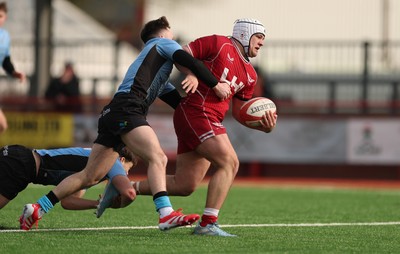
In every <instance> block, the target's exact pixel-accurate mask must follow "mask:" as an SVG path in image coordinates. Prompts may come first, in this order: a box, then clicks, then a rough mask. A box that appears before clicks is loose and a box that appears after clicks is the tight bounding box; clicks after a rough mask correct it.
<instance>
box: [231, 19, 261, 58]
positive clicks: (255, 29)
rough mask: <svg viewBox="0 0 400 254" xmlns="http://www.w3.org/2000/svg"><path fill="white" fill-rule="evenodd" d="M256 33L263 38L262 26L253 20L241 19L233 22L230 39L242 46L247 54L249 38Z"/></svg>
mask: <svg viewBox="0 0 400 254" xmlns="http://www.w3.org/2000/svg"><path fill="white" fill-rule="evenodd" d="M258 33H260V34H263V35H264V36H265V28H264V25H263V24H262V23H261V22H260V21H258V20H255V19H249V18H243V19H238V20H236V21H235V24H234V25H233V33H232V37H233V38H235V39H236V40H238V41H239V42H240V43H241V44H242V45H243V47H244V51H245V52H246V54H248V53H249V52H248V51H249V45H250V39H251V36H253V35H254V34H258Z"/></svg>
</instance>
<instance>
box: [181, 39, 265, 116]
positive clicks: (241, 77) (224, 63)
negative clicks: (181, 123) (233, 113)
mask: <svg viewBox="0 0 400 254" xmlns="http://www.w3.org/2000/svg"><path fill="white" fill-rule="evenodd" d="M231 40H233V39H230V38H228V37H226V36H220V35H211V36H206V37H202V38H199V39H196V40H195V41H193V42H191V43H189V45H188V46H189V48H190V50H191V53H192V55H193V56H194V57H195V58H197V59H199V60H201V61H203V63H204V64H205V65H206V66H207V67H208V68H209V69H210V71H211V72H212V73H213V74H214V76H215V77H217V79H219V80H220V81H228V82H229V84H230V86H231V90H232V95H231V97H230V98H228V99H226V100H224V101H220V99H219V98H218V96H217V95H216V94H215V92H214V91H213V90H212V89H211V88H209V87H208V86H207V85H206V84H204V83H203V82H201V81H200V80H199V86H198V88H197V91H196V93H194V94H188V96H187V97H186V98H185V99H184V100H183V101H182V102H183V105H185V104H186V105H192V106H202V107H204V111H205V112H206V113H211V114H215V115H216V116H217V117H218V119H220V121H222V120H223V119H224V116H225V114H226V111H228V109H229V103H230V101H231V99H232V96H235V97H237V98H241V99H245V100H247V99H250V98H251V97H252V95H253V91H254V86H255V84H256V81H257V73H256V71H255V70H254V68H253V66H252V65H251V63H250V62H249V61H248V60H246V59H245V58H244V57H243V56H242V54H241V53H240V51H239V49H237V48H236V46H235V45H234V43H233V42H232V41H231Z"/></svg>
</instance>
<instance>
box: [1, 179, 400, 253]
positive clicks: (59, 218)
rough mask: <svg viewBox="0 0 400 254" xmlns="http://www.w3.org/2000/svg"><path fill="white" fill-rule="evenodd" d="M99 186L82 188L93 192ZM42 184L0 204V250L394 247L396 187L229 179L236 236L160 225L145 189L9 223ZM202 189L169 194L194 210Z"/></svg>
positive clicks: (226, 211) (399, 197) (224, 220)
mask: <svg viewBox="0 0 400 254" xmlns="http://www.w3.org/2000/svg"><path fill="white" fill-rule="evenodd" d="M103 187H104V185H100V186H99V187H93V188H91V189H89V191H88V193H87V194H86V196H87V197H92V198H95V197H97V196H98V195H99V194H100V193H102V190H103ZM49 189H50V188H49V187H42V186H36V185H30V186H29V187H28V188H27V189H26V190H25V191H24V192H22V193H20V194H19V195H18V197H17V198H16V199H15V200H13V201H12V202H10V203H9V204H8V205H7V206H6V207H5V208H3V209H2V210H0V228H1V229H0V243H1V247H0V249H1V251H0V252H1V253H29V254H31V253H70V254H73V253H399V252H400V190H367V189H338V188H314V187H313V188H311V187H310V188H307V187H303V188H278V187H273V188H272V187H271V188H268V187H255V186H254V187H239V186H233V187H232V189H231V192H230V194H229V196H228V199H227V200H226V202H225V204H224V207H223V209H222V210H221V212H220V219H219V223H220V224H221V226H222V227H223V228H224V226H225V228H224V229H225V230H226V231H228V232H229V233H232V234H237V235H238V237H236V238H223V237H205V236H202V237H199V236H194V235H191V232H192V228H191V227H186V228H180V229H174V230H171V231H169V232H161V231H159V230H158V229H157V228H156V226H157V222H158V216H157V213H156V212H155V210H154V205H153V202H152V200H151V197H148V196H138V198H137V199H136V201H135V202H134V203H133V204H131V205H130V206H128V207H127V208H124V209H107V210H106V212H105V213H104V214H103V216H102V217H101V218H100V219H97V218H96V216H95V215H94V210H93V211H89V210H88V211H66V210H63V209H62V208H61V206H60V205H58V206H57V207H56V208H55V209H53V210H52V211H51V212H50V213H49V214H46V215H45V216H44V217H43V219H42V220H41V221H40V222H39V230H31V231H28V232H22V231H19V230H18V231H17V229H18V227H19V223H18V217H19V216H20V214H21V212H22V206H23V205H24V204H25V203H31V202H34V201H36V200H37V199H38V198H39V197H40V196H42V195H43V194H46V193H47V192H48V190H49ZM205 196H206V189H205V187H201V188H199V189H198V190H197V191H196V192H195V193H193V194H192V195H191V196H190V197H171V200H172V203H173V205H174V208H175V209H176V208H179V207H182V208H184V212H186V213H188V212H190V213H200V214H201V213H202V210H203V207H204V202H205ZM386 222H390V223H392V224H390V223H388V224H385V223H386ZM334 223H337V224H334ZM379 223H381V224H379Z"/></svg>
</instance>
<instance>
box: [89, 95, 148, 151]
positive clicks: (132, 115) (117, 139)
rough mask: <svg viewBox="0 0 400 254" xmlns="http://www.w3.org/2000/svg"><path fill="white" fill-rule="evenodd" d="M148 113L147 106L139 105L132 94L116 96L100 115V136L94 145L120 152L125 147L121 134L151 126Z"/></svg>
mask: <svg viewBox="0 0 400 254" xmlns="http://www.w3.org/2000/svg"><path fill="white" fill-rule="evenodd" d="M147 111H148V108H147V106H145V105H144V104H140V103H138V102H137V99H134V98H133V96H132V95H131V94H128V93H121V94H117V95H115V96H114V98H113V99H112V101H111V102H110V103H109V104H108V105H107V106H105V107H104V108H103V111H102V112H101V114H100V118H99V122H98V136H97V138H96V140H95V141H94V143H98V144H101V145H104V146H106V147H113V148H114V150H116V151H118V150H119V149H120V148H121V147H122V146H124V143H123V142H122V140H121V134H124V133H127V132H129V131H131V130H133V129H135V128H137V127H139V126H143V125H149V123H148V122H147V120H146V115H147Z"/></svg>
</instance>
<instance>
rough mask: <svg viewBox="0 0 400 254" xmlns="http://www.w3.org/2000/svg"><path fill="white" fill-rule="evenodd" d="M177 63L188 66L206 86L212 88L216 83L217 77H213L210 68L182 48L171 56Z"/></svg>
mask: <svg viewBox="0 0 400 254" xmlns="http://www.w3.org/2000/svg"><path fill="white" fill-rule="evenodd" d="M172 57H173V59H174V61H175V62H176V63H178V64H179V65H181V66H183V67H186V68H188V69H189V70H190V71H192V72H193V73H194V74H195V75H196V77H197V78H198V79H200V80H202V81H203V82H204V83H205V84H206V85H207V86H209V87H211V88H213V87H214V86H216V85H217V84H218V79H217V78H216V77H214V75H213V74H212V73H211V71H210V70H208V69H207V67H206V66H205V65H204V64H203V63H202V62H201V61H199V60H197V59H195V58H193V57H192V56H191V55H190V54H189V53H187V52H186V51H184V50H178V51H176V52H175V53H174V55H173V56H172Z"/></svg>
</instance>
